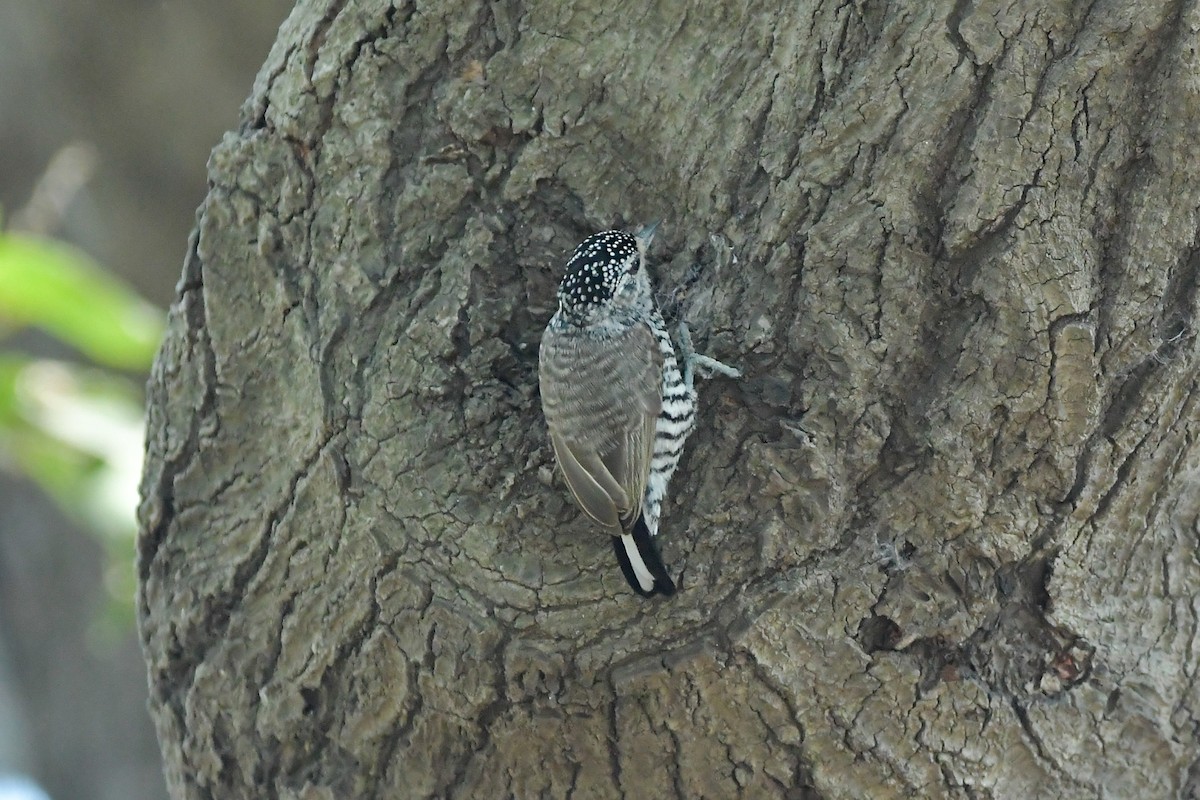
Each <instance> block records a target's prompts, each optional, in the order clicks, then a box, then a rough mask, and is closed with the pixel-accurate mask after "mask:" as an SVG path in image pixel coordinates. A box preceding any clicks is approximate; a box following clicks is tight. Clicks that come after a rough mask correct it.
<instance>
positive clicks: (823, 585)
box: [139, 0, 1200, 800]
mask: <svg viewBox="0 0 1200 800" xmlns="http://www.w3.org/2000/svg"><path fill="white" fill-rule="evenodd" d="M1197 30H1200V7H1198V6H1197V4H1196V3H1180V2H1142V3H1133V4H1131V3H1129V2H1126V1H1125V0H1119V1H1117V0H1114V1H1113V2H1108V1H1107V0H1099V1H1098V2H1093V3H1089V4H1080V3H1075V2H1067V1H1065V0H1063V1H1061V2H1048V3H1039V4H1034V5H1030V4H1012V3H996V2H990V0H979V2H972V0H959V2H956V3H941V4H930V3H922V2H896V3H888V4H884V3H879V2H850V3H820V2H817V3H808V2H805V3H782V2H780V3H770V2H766V3H757V4H748V5H744V6H742V5H739V6H736V7H735V6H734V5H731V4H723V3H697V4H694V5H693V6H692V7H689V8H687V9H683V8H681V7H666V6H659V7H654V8H651V9H649V10H647V9H646V7H645V6H644V4H642V3H637V2H612V1H610V2H608V3H594V2H587V0H577V1H576V2H557V0H555V1H553V2H550V1H544V2H534V3H521V2H514V1H512V0H497V2H493V3H488V4H481V3H477V2H465V0H449V1H448V2H443V3H436V4H421V5H419V6H414V5H412V4H401V5H399V6H396V7H393V6H392V5H391V4H390V3H388V2H382V1H381V0H359V1H358V2H329V0H323V1H322V0H312V2H301V3H300V4H299V6H298V8H297V9H296V10H295V12H294V13H293V14H292V16H291V18H290V19H289V21H288V22H287V23H286V24H285V25H284V26H283V28H282V29H281V31H280V34H279V40H278V42H277V44H276V46H275V49H274V50H273V51H272V53H271V55H270V57H269V59H268V61H267V63H266V65H265V66H264V67H263V69H262V71H261V73H260V76H259V79H258V82H257V83H256V85H255V88H254V93H253V96H252V97H251V99H250V101H249V103H248V104H247V106H246V110H245V123H244V125H243V127H242V129H241V130H240V131H238V132H236V133H232V134H230V135H228V136H227V137H226V138H225V140H224V141H223V142H222V143H221V144H220V146H219V147H218V148H217V149H216V151H215V152H214V154H213V156H212V160H211V162H210V180H211V190H210V192H209V196H208V198H207V200H206V201H205V203H204V205H203V207H202V209H201V211H200V214H199V222H198V232H197V234H196V236H195V237H194V238H193V245H192V248H191V252H190V253H189V256H188V258H187V261H186V264H185V268H184V276H183V280H182V283H181V285H180V295H179V299H178V302H177V304H176V306H175V308H174V310H173V312H172V315H171V323H170V330H169V333H168V335H167V339H166V342H165V344H164V346H163V350H162V353H161V355H160V357H159V361H158V364H157V367H156V370H155V374H154V377H153V379H152V381H151V385H150V411H149V414H150V417H149V458H148V461H147V466H146V477H145V483H144V495H145V500H144V503H143V506H142V509H141V512H142V522H143V532H142V537H141V542H140V562H139V568H140V577H141V590H140V609H141V632H142V638H143V642H144V646H145V652H146V658H147V660H148V662H149V670H150V684H151V693H152V701H151V703H152V707H153V713H154V717H155V719H156V721H157V725H158V733H159V737H160V739H161V742H162V747H163V751H164V756H165V762H166V771H167V779H168V783H169V785H170V786H171V788H172V792H173V794H174V796H176V797H180V798H184V797H186V798H192V797H196V798H200V797H216V798H230V797H276V796H277V797H287V798H306V799H311V800H315V799H316V798H346V797H457V798H496V797H517V798H528V797H567V796H571V797H581V798H582V797H614V796H618V795H621V794H624V795H626V796H628V797H638V798H640V797H683V798H697V797H711V798H722V797H733V796H744V797H825V798H840V797H870V798H888V797H914V796H915V797H929V798H936V797H997V798H1027V797H1047V798H1049V797H1053V798H1092V797H1113V798H1116V797H1139V798H1166V797H1179V796H1192V795H1194V794H1195V793H1196V791H1197V785H1198V783H1200V761H1198V760H1197V758H1198V752H1200V749H1198V742H1197V739H1198V731H1200V702H1198V699H1200V689H1198V688H1197V681H1196V678H1197V669H1198V664H1197V652H1198V648H1200V642H1198V641H1197V617H1198V615H1200V594H1198V587H1200V555H1198V550H1200V524H1198V515H1200V493H1198V492H1197V486H1198V482H1200V458H1198V456H1200V422H1198V418H1197V401H1198V399H1200V391H1198V389H1197V361H1198V351H1197V339H1196V334H1195V320H1196V318H1197V310H1196V304H1197V294H1196V287H1197V268H1198V266H1200V248H1198V245H1197V216H1198V212H1197V208H1198V207H1200V182H1198V181H1197V180H1196V175H1197V174H1198V173H1200V123H1198V120H1200V81H1198V80H1197V74H1198V71H1200V63H1198V62H1200V56H1198V54H1197V47H1196V43H1197V37H1196V33H1195V32H1196V31H1197ZM659 218H661V219H663V220H664V222H663V225H662V228H661V231H662V232H661V234H660V237H659V240H658V241H657V243H656V248H655V251H654V255H655V257H656V259H657V261H658V264H657V267H656V269H657V273H658V275H659V281H660V286H661V287H663V288H669V287H672V286H676V285H679V284H680V283H681V282H682V281H683V279H684V277H685V276H686V275H688V274H689V273H690V274H693V275H694V274H697V273H699V274H700V276H701V282H700V283H699V284H698V286H699V288H698V289H695V290H694V291H693V294H692V304H691V319H692V322H693V324H694V327H696V328H697V329H698V333H699V337H698V338H699V340H700V341H699V343H700V344H701V346H702V347H701V349H702V350H704V351H707V352H709V353H710V354H712V355H714V356H717V357H720V358H722V359H724V360H726V361H729V362H733V363H737V364H739V365H741V366H742V367H743V368H744V369H745V370H746V373H747V374H746V377H745V378H744V379H743V380H741V381H740V382H738V383H730V382H727V381H714V382H711V383H708V384H706V385H704V386H702V387H701V389H702V394H701V421H700V426H699V430H698V432H697V433H696V434H695V436H694V437H693V439H692V440H691V442H690V444H689V447H688V450H687V452H686V454H685V460H684V463H683V466H682V468H681V470H680V472H679V473H678V474H677V476H676V478H675V481H674V483H673V495H674V496H673V499H672V500H671V501H670V502H669V503H668V504H667V507H666V510H665V515H664V523H663V538H662V546H663V550H664V556H665V559H666V561H667V563H668V564H670V565H671V566H672V568H673V569H674V570H675V571H676V573H677V574H680V575H681V582H682V587H683V588H682V591H681V592H680V594H679V595H678V596H677V597H676V598H674V599H672V600H670V601H666V602H663V601H657V602H649V603H647V602H643V601H641V600H639V599H638V598H636V597H635V596H634V595H633V594H632V593H631V592H630V591H629V590H628V589H627V588H626V587H625V586H624V583H623V581H622V579H621V576H620V574H619V572H618V570H617V568H616V564H615V562H614V561H613V559H612V554H611V550H610V547H609V545H608V542H607V541H605V540H604V539H603V537H601V536H598V535H597V534H596V533H595V531H594V530H593V529H592V528H591V526H589V525H588V523H587V521H586V520H585V519H583V518H582V517H581V514H580V513H579V512H578V511H577V510H576V508H575V507H574V506H573V505H572V504H571V502H570V499H569V497H568V495H567V493H566V490H565V489H564V488H563V486H562V485H561V482H559V481H557V480H556V479H553V478H552V477H551V476H552V475H553V473H552V464H553V462H552V457H551V452H550V448H549V445H548V443H547V440H546V436H545V434H544V430H543V422H542V418H541V414H540V410H539V405H538V395H537V388H536V386H537V381H536V364H537V347H538V340H539V336H540V333H541V329H542V326H543V325H544V324H545V321H546V320H547V318H548V317H549V316H550V314H551V312H552V310H553V304H554V296H553V290H554V285H555V283H556V281H557V279H558V278H559V276H560V269H561V265H562V263H563V262H564V260H565V256H566V255H567V254H568V253H569V251H570V249H571V248H572V247H573V246H574V244H575V243H576V242H577V241H578V240H579V239H581V238H582V237H583V236H585V235H586V234H588V233H591V232H593V231H594V230H597V229H600V228H603V227H610V226H632V225H633V224H637V223H641V222H646V221H650V220H654V219H659ZM726 248H729V249H730V250H731V252H732V254H733V255H734V256H736V261H735V260H734V258H732V257H730V255H729V253H726V254H725V255H724V256H722V255H721V253H720V252H718V251H721V250H724V249H726ZM697 264H698V265H700V266H701V267H702V269H700V270H696V269H695V268H694V265H697Z"/></svg>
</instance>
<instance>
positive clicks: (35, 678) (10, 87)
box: [0, 0, 292, 800]
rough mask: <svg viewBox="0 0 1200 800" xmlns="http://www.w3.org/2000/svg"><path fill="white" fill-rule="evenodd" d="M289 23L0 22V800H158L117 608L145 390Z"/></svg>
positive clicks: (63, 18)
mask: <svg viewBox="0 0 1200 800" xmlns="http://www.w3.org/2000/svg"><path fill="white" fill-rule="evenodd" d="M291 5H292V2H291V0H163V1H162V2H156V1H155V0H93V2H91V3H86V4H85V3H79V2H77V0H2V1H0V800H15V798H33V797H45V796H48V797H50V798H52V799H53V800H74V799H75V798H80V799H83V798H87V799H88V800H93V799H94V800H118V798H119V799H120V800H131V799H137V798H163V797H166V790H165V787H164V784H163V779H162V776H161V772H160V768H159V755H158V746H157V743H156V742H155V738H154V731H153V726H152V725H151V722H150V718H149V715H148V714H147V711H146V676H145V670H144V667H143V665H142V660H141V654H140V651H139V648H138V642H137V635H136V632H135V629H134V616H133V600H132V597H133V589H134V587H133V574H134V573H133V569H132V560H133V534H134V528H133V524H134V523H133V519H134V518H133V511H134V504H135V503H136V490H137V479H138V471H139V468H140V463H141V447H142V444H141V402H142V386H143V384H144V382H145V377H146V373H147V372H148V370H149V365H150V360H151V359H152V358H153V353H154V349H155V345H156V343H157V339H158V336H159V335H160V334H161V330H162V320H163V315H164V314H165V309H166V307H167V306H168V305H169V303H170V302H171V299H172V296H173V293H174V292H173V289H174V285H175V282H176V281H177V279H178V277H179V273H180V267H181V265H182V262H183V256H184V252H185V249H186V245H187V237H188V233H189V231H190V229H191V227H192V224H193V219H194V215H195V209H196V207H197V206H198V205H199V204H200V202H201V200H202V199H203V198H204V193H205V166H204V165H205V161H206V160H207V157H208V153H209V151H210V150H211V149H212V147H213V146H214V145H215V144H216V143H217V141H218V140H219V138H220V136H221V134H222V133H223V132H224V131H226V130H228V129H230V128H234V127H236V125H237V122H238V111H239V108H240V106H241V104H242V102H243V100H244V99H245V98H246V96H247V95H248V94H249V92H250V88H251V84H252V81H253V78H254V74H255V72H256V71H257V69H258V67H259V65H260V64H261V63H262V62H263V60H264V59H265V57H266V54H267V51H268V50H269V48H270V46H271V43H272V41H273V40H274V36H275V31H276V30H277V29H278V27H279V25H280V24H281V23H282V22H283V20H284V18H285V17H286V15H287V13H288V11H289V10H290V8H291ZM17 776H22V777H19V778H18V777H17ZM30 781H32V782H34V783H36V784H37V785H38V786H40V789H39V790H34V789H33V788H32V785H31V783H30ZM35 791H42V792H45V794H44V795H42V794H37V793H33V792H35Z"/></svg>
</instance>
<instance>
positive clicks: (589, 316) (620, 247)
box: [558, 231, 650, 323]
mask: <svg viewBox="0 0 1200 800" xmlns="http://www.w3.org/2000/svg"><path fill="white" fill-rule="evenodd" d="M648 239H649V237H646V238H640V237H636V236H634V235H633V234H631V233H626V232H625V231H601V232H600V233H594V234H592V235H591V236H589V237H588V238H586V239H584V240H583V241H582V242H581V243H580V244H579V246H578V247H576V248H575V252H574V253H572V254H571V258H570V259H569V260H568V261H567V273H566V275H564V276H563V279H562V282H561V283H560V284H559V285H558V301H559V308H560V309H561V311H562V313H563V314H565V315H566V316H568V317H570V318H571V319H572V320H573V321H575V322H577V323H586V322H588V321H591V320H594V319H595V318H596V317H597V315H598V314H604V313H612V312H617V311H620V310H623V309H624V310H628V311H637V310H639V309H640V308H641V306H642V305H644V304H646V303H647V302H649V298H650V282H649V279H648V278H647V277H646V271H645V269H644V268H643V267H644V263H645V247H646V243H647V241H648ZM647 310H648V309H647Z"/></svg>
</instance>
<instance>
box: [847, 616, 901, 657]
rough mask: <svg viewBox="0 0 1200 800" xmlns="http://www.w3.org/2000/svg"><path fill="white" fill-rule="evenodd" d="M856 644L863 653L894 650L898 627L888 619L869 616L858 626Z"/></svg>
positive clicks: (897, 639)
mask: <svg viewBox="0 0 1200 800" xmlns="http://www.w3.org/2000/svg"><path fill="white" fill-rule="evenodd" d="M857 638H858V644H859V646H860V647H862V649H863V652H865V653H868V654H870V653H877V652H879V651H880V650H895V649H896V643H897V642H899V641H900V626H899V625H897V624H896V623H895V622H893V621H892V620H891V618H889V617H880V616H870V617H867V618H866V619H864V620H863V621H862V622H860V623H859V624H858V637H857Z"/></svg>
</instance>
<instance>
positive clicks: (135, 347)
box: [0, 231, 164, 628]
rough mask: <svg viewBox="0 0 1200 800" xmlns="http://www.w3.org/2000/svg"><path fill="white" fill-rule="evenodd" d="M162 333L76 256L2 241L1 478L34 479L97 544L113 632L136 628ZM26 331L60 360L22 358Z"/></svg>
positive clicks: (138, 302)
mask: <svg viewBox="0 0 1200 800" xmlns="http://www.w3.org/2000/svg"><path fill="white" fill-rule="evenodd" d="M163 324H164V314H163V312H162V311H160V310H158V309H156V308H154V307H153V306H151V305H150V304H148V303H147V302H146V301H144V300H142V299H141V298H140V297H138V296H137V295H136V294H135V293H134V292H133V291H132V290H131V289H129V288H128V287H126V286H125V285H123V284H122V283H120V282H119V281H118V280H117V279H116V278H114V277H112V276H111V275H109V274H108V273H106V272H105V271H104V270H103V269H102V268H101V267H100V266H99V265H98V264H96V263H95V262H94V261H92V260H91V259H90V258H89V257H88V256H87V255H86V254H84V253H83V252H81V251H79V250H77V249H75V248H73V247H70V246H68V245H65V244H63V243H61V242H56V241H54V240H51V239H46V238H41V237H37V236H32V235H28V234H21V233H15V232H4V231H0V467H4V468H7V469H11V470H15V471H17V472H19V473H20V474H23V475H25V476H27V477H29V478H31V479H32V480H33V481H35V482H36V483H37V484H39V485H40V486H41V487H42V488H43V489H45V490H46V492H47V493H48V494H49V495H50V496H51V497H53V498H54V499H55V500H56V501H57V502H58V503H59V505H61V506H62V508H63V509H64V510H65V511H66V512H67V513H68V514H69V515H70V516H71V517H72V518H74V519H76V520H78V521H79V522H80V523H82V524H83V525H84V526H85V527H87V528H88V529H90V530H92V531H94V532H96V533H97V534H98V535H99V536H100V537H101V538H102V540H103V541H104V543H105V548H106V551H107V553H108V565H107V569H106V575H105V583H106V586H107V587H108V590H109V593H110V596H111V597H112V601H113V602H111V603H109V608H108V609H107V610H106V613H105V618H104V621H107V622H108V623H111V624H115V625H116V626H118V627H120V628H126V627H127V626H128V625H129V624H131V622H132V620H133V593H134V570H133V558H134V555H133V554H134V547H133V542H134V536H135V533H136V530H137V523H136V519H135V510H136V506H137V497H138V492H137V487H138V480H139V478H140V473H141V462H142V449H143V446H142V428H143V425H142V392H141V388H140V385H141V382H142V381H143V380H144V378H145V373H146V372H148V371H149V369H150V364H151V362H152V360H153V358H154V351H155V349H156V348H157V346H158V341H159V339H160V338H161V336H162V332H163ZM30 328H33V329H37V330H39V331H41V332H42V333H43V334H46V335H47V336H49V337H50V338H51V339H52V340H53V341H52V342H46V343H44V344H48V345H49V348H48V349H50V350H52V351H53V350H62V351H63V357H62V358H46V357H39V356H37V355H34V354H32V353H30V352H28V351H29V350H32V349H34V348H33V347H30V346H28V341H29V339H30V337H21V338H22V340H25V341H26V346H24V347H18V346H17V344H16V343H14V342H13V341H12V340H13V339H14V338H15V335H16V334H17V333H19V332H22V331H26V330H27V329H30ZM33 341H34V343H36V338H35V339H34V340H33ZM63 345H65V346H66V347H65V348H64V347H63ZM37 349H47V348H46V347H41V348H37ZM70 351H74V353H71V352H70ZM74 354H78V356H79V358H72V356H73V355H74Z"/></svg>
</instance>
